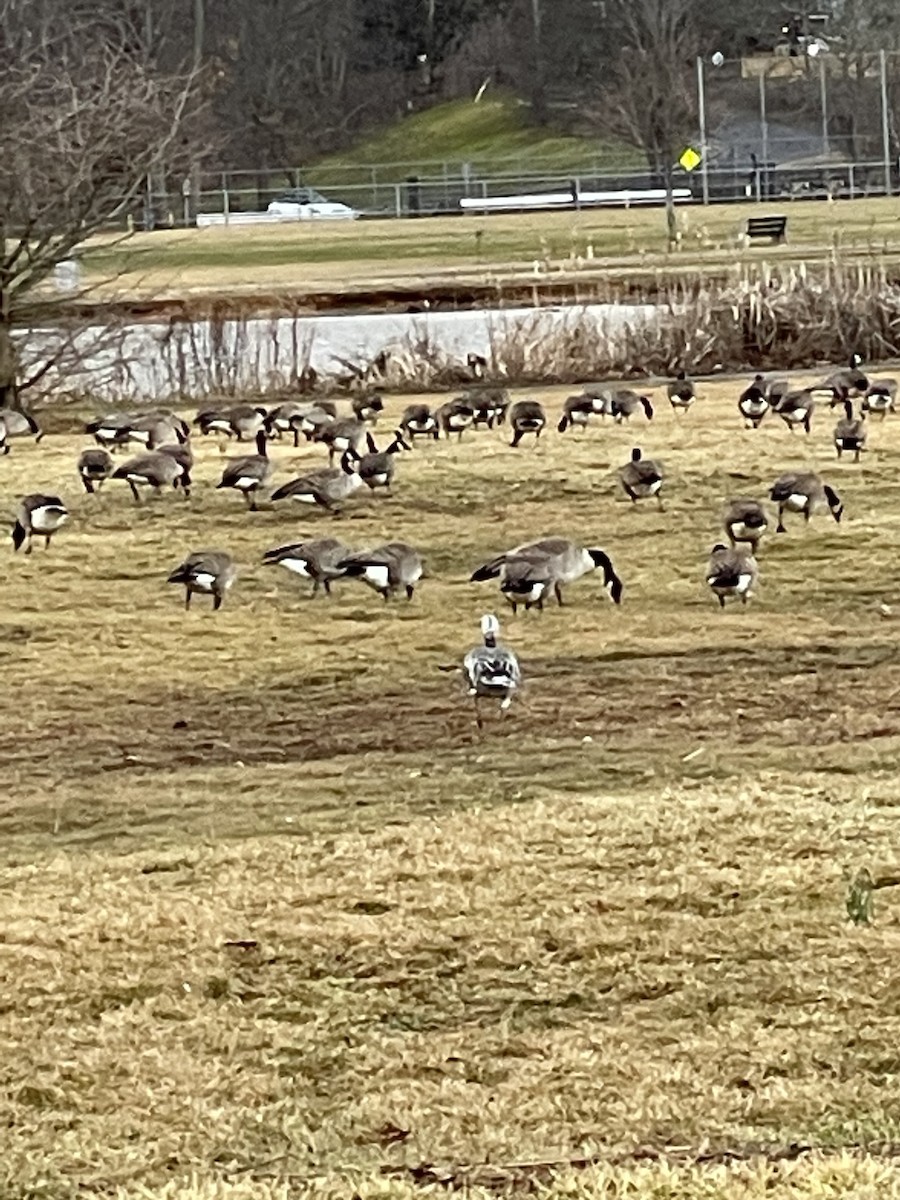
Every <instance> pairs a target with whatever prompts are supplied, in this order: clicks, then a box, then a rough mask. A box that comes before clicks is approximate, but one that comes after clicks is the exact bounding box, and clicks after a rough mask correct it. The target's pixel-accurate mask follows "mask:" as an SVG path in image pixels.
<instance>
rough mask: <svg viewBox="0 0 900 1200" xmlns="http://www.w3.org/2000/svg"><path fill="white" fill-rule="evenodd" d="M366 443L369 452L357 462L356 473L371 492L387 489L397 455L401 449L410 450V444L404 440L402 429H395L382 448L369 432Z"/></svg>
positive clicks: (392, 479)
mask: <svg viewBox="0 0 900 1200" xmlns="http://www.w3.org/2000/svg"><path fill="white" fill-rule="evenodd" d="M368 443H369V452H368V454H364V455H363V456H362V457H361V458H360V459H359V461H358V462H357V464H356V470H357V473H358V474H359V477H360V479H361V480H362V481H363V483H364V484H365V485H366V487H368V488H371V490H372V491H373V492H374V491H375V490H376V488H385V489H386V490H388V491H389V490H390V487H391V484H392V483H393V482H394V471H395V469H396V463H397V455H398V454H400V453H401V451H403V450H411V449H412V446H410V444H409V443H408V442H407V441H404V438H403V430H402V429H397V430H395V432H394V436H393V439H392V440H391V442H390V443H389V444H388V445H387V446H386V447H385V448H384V450H379V449H378V447H377V446H376V445H375V439H374V438H373V437H372V435H371V434H369V438H368Z"/></svg>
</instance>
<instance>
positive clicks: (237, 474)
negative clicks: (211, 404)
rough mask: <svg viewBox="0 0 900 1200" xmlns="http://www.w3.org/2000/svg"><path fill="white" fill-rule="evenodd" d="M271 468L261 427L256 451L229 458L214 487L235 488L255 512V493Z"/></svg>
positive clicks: (265, 480) (266, 481)
mask: <svg viewBox="0 0 900 1200" xmlns="http://www.w3.org/2000/svg"><path fill="white" fill-rule="evenodd" d="M273 470H274V468H273V466H272V462H271V460H270V458H269V455H268V449H267V439H266V433H265V430H264V429H261V430H260V431H259V432H258V433H257V435H256V453H255V454H245V455H243V456H242V457H241V458H232V459H230V460H229V461H228V463H227V464H226V466H225V470H224V471H223V472H222V479H221V481H220V482H219V483H217V484H216V487H217V488H235V489H236V490H237V491H239V492H241V494H242V495H243V497H244V500H245V501H246V502H247V505H248V507H249V508H250V511H251V512H256V496H257V493H258V492H259V491H260V490H261V489H262V488H264V487H265V486H266V484H267V483H268V482H269V480H270V479H271V478H272V471H273Z"/></svg>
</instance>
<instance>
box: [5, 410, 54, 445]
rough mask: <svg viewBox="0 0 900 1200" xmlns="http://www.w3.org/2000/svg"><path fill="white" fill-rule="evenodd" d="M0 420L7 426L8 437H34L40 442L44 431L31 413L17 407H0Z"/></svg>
mask: <svg viewBox="0 0 900 1200" xmlns="http://www.w3.org/2000/svg"><path fill="white" fill-rule="evenodd" d="M0 421H2V423H3V425H4V426H5V428H6V436H7V438H14V437H33V438H34V440H35V442H39V441H40V440H41V438H42V437H43V436H44V431H43V429H41V427H40V425H38V423H37V421H36V420H35V419H34V417H33V416H31V414H30V413H25V412H20V411H19V410H18V409H17V408H0Z"/></svg>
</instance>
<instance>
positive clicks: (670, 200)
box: [663, 155, 678, 250]
mask: <svg viewBox="0 0 900 1200" xmlns="http://www.w3.org/2000/svg"><path fill="white" fill-rule="evenodd" d="M663 179H664V186H665V189H666V233H667V235H668V239H669V249H670V250H674V249H675V247H676V246H677V245H678V227H677V225H676V222H675V196H674V194H673V193H674V190H675V188H674V180H673V178H672V166H671V155H669V156H667V157H665V158H664V159H663Z"/></svg>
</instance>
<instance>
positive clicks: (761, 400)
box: [738, 375, 771, 429]
mask: <svg viewBox="0 0 900 1200" xmlns="http://www.w3.org/2000/svg"><path fill="white" fill-rule="evenodd" d="M766 391H767V389H766V381H765V379H764V378H763V377H762V375H756V376H754V379H753V382H752V383H751V384H750V386H749V387H748V388H745V389H744V390H743V391H742V392H741V394H740V396H739V397H738V412H739V413H740V414H741V416H742V417H743V418H744V425H745V426H746V428H747V429H759V426H760V424H761V422H762V419H763V417H764V416H765V415H766V413H767V412H768V411H769V408H770V407H771V405H770V403H769V398H768V396H767V394H766Z"/></svg>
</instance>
